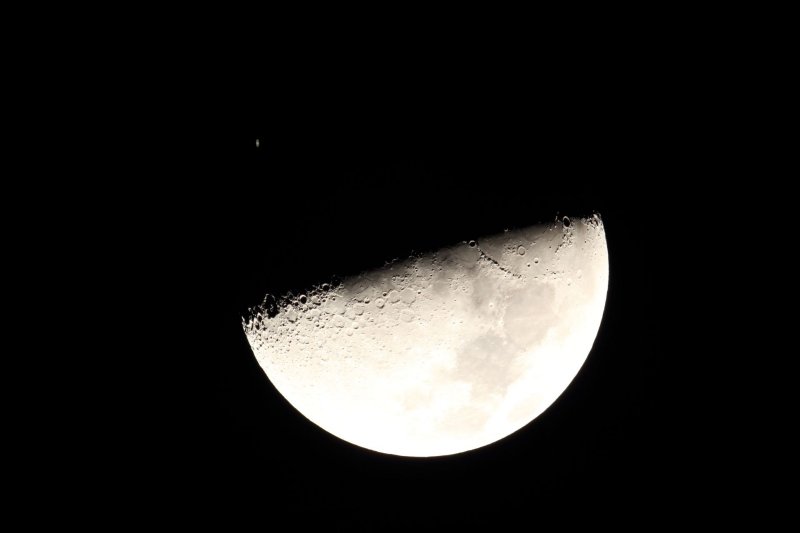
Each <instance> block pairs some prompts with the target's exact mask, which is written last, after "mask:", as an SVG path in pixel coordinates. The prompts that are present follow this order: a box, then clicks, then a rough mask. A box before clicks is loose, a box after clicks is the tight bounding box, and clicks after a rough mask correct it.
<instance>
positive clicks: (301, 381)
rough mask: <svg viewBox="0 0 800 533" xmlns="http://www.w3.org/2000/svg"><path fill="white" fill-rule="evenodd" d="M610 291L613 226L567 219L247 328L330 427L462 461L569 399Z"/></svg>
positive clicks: (275, 371) (352, 283)
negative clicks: (564, 396)
mask: <svg viewBox="0 0 800 533" xmlns="http://www.w3.org/2000/svg"><path fill="white" fill-rule="evenodd" d="M607 289H608V251H607V247H606V239H605V230H604V227H603V224H602V221H601V220H600V218H599V217H598V216H596V215H595V216H593V217H590V218H585V219H576V220H572V221H570V220H569V219H568V218H566V217H565V218H564V219H562V220H560V221H558V222H557V223H554V224H550V225H539V226H532V227H529V228H525V229H521V230H515V231H506V232H504V233H501V234H498V235H494V236H490V237H486V238H481V239H478V240H477V241H469V242H464V243H461V244H458V245H455V246H451V247H449V248H444V249H441V250H439V251H437V252H435V253H430V254H428V255H423V256H420V257H412V258H409V259H407V260H405V261H401V262H394V263H391V264H388V265H386V266H385V267H383V268H381V269H377V270H374V271H369V272H364V273H361V274H359V275H357V276H353V277H351V278H348V279H345V280H344V281H342V282H341V283H337V284H335V285H333V286H329V285H327V284H324V285H322V286H320V287H315V288H313V289H311V290H309V291H308V292H306V293H305V294H302V295H287V296H286V297H284V298H282V299H281V301H280V302H279V303H278V305H276V306H275V307H274V308H273V309H272V311H271V312H269V313H268V311H267V307H268V306H267V305H266V303H265V305H264V306H262V307H261V308H257V309H255V310H254V312H253V315H252V316H251V317H250V319H249V320H248V321H246V322H245V324H244V329H245V333H246V335H247V338H248V340H249V342H250V345H251V347H252V349H253V352H254V354H255V356H256V358H257V360H258V362H259V364H260V365H261V367H262V368H263V369H264V371H265V372H266V374H267V376H268V378H269V379H270V381H272V383H273V384H274V385H275V387H276V388H277V390H278V391H279V392H280V393H281V394H282V395H283V396H284V397H285V398H286V399H287V400H288V401H289V402H290V403H291V404H292V405H293V406H294V407H295V408H296V409H297V410H298V411H300V412H301V413H302V414H303V415H305V416H306V417H307V418H308V419H309V420H311V421H312V422H314V423H315V424H317V425H318V426H320V427H321V428H323V429H325V430H326V431H328V432H330V433H332V434H334V435H336V436H337V437H340V438H342V439H344V440H346V441H348V442H350V443H353V444H356V445H358V446H362V447H364V448H369V449H371V450H376V451H379V452H384V453H389V454H395V455H405V456H436V455H448V454H454V453H459V452H464V451H467V450H471V449H475V448H478V447H481V446H485V445H487V444H490V443H492V442H495V441H497V440H499V439H501V438H503V437H505V436H507V435H509V434H511V433H513V432H515V431H517V430H518V429H520V428H521V427H523V426H525V425H526V424H528V423H529V422H531V421H532V420H533V419H534V418H536V417H537V416H538V415H539V414H541V413H542V412H543V411H544V410H545V409H547V408H548V407H549V406H550V405H551V404H552V403H553V402H554V401H555V400H556V399H557V398H558V397H559V396H560V395H561V393H562V392H563V391H564V390H565V389H566V388H567V386H568V385H569V383H570V382H571V381H572V380H573V378H574V377H575V375H576V374H577V373H578V371H579V370H580V368H581V365H583V363H584V361H585V360H586V357H587V356H588V354H589V351H590V350H591V348H592V344H593V343H594V339H595V336H596V335H597V331H598V329H599V327H600V321H601V319H602V316H603V309H604V307H605V300H606V292H607ZM270 315H271V316H270Z"/></svg>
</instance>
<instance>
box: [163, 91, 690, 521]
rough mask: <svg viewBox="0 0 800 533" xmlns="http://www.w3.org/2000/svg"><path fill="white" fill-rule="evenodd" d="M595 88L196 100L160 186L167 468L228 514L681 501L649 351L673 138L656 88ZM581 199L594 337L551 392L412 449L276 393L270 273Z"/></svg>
mask: <svg viewBox="0 0 800 533" xmlns="http://www.w3.org/2000/svg"><path fill="white" fill-rule="evenodd" d="M592 94H593V95H592V98H591V99H590V101H587V99H586V98H582V97H581V93H580V91H576V92H567V93H563V92H561V91H560V90H556V91H552V92H551V93H549V94H548V96H547V97H542V98H540V99H539V100H538V103H536V102H533V101H531V100H530V99H522V100H521V99H520V98H519V95H516V97H515V98H513V99H511V101H512V102H514V103H513V104H506V103H504V102H503V101H502V100H497V105H496V107H494V108H493V109H492V110H491V111H490V112H487V111H481V112H477V111H473V110H472V108H471V102H470V101H469V100H468V99H467V100H460V99H458V98H456V97H455V96H453V97H452V98H448V95H442V96H441V99H436V100H435V101H425V102H424V103H418V102H417V101H413V102H410V101H408V102H406V101H401V100H392V101H376V102H373V101H372V100H370V99H369V98H368V97H367V96H364V100H360V101H358V105H357V109H358V111H357V112H356V111H355V109H356V107H355V106H352V105H350V104H345V103H344V102H345V101H341V102H339V101H336V100H334V101H327V100H326V101H317V100H315V99H314V96H313V91H312V92H310V93H309V94H308V95H307V96H308V97H307V98H303V96H305V95H301V98H299V100H300V102H301V103H300V104H296V103H294V102H296V101H297V100H298V98H294V99H293V100H292V102H293V103H292V104H291V105H290V104H288V101H284V100H281V99H280V98H275V99H270V98H264V97H262V98H255V97H252V95H244V94H243V95H241V99H242V100H243V101H239V102H234V103H232V104H231V105H230V106H224V105H223V106H218V107H217V108H215V109H214V112H213V114H208V113H206V114H205V115H204V114H202V113H201V115H200V116H201V117H207V118H209V119H208V120H201V121H198V123H197V128H196V130H195V131H194V132H192V133H191V134H190V136H189V137H188V139H186V142H185V145H186V146H187V150H188V151H187V154H189V155H187V158H191V159H190V160H188V161H187V162H186V164H185V166H184V167H183V168H179V169H178V170H179V173H180V175H181V176H184V177H185V180H186V187H185V188H184V189H183V191H184V192H183V193H182V194H179V195H165V196H164V200H163V203H162V205H161V208H162V210H161V213H162V214H163V216H165V217H170V218H171V220H170V224H169V226H168V227H169V228H171V229H170V232H173V233H169V234H168V235H166V237H167V238H166V239H164V238H162V239H160V242H162V243H164V244H163V247H164V250H163V252H164V254H165V257H177V256H180V257H181V258H183V259H186V258H191V260H190V261H180V262H175V263H173V262H171V261H165V263H168V264H167V265H165V266H166V270H167V271H168V272H169V273H170V280H173V281H175V284H174V291H173V292H174V293H175V295H176V296H177V299H176V301H177V302H179V305H180V310H178V311H176V312H175V313H174V316H178V317H179V318H180V319H181V320H180V326H178V325H177V324H176V325H175V326H174V327H175V328H176V329H179V328H184V329H185V330H186V331H187V333H186V334H185V335H184V334H183V333H180V335H179V337H181V338H182V340H181V341H180V342H181V344H179V345H178V346H176V347H175V350H174V351H173V354H177V358H176V360H177V365H176V366H177V372H178V376H177V378H176V377H175V376H171V377H170V379H178V380H180V383H181V387H180V393H177V392H175V393H172V394H174V398H172V399H171V401H170V402H169V405H170V408H169V409H167V408H165V413H162V414H163V415H164V416H163V417H162V418H163V419H164V420H163V421H161V422H160V424H161V425H160V426H159V428H158V430H156V431H152V428H151V431H150V433H149V434H148V446H149V447H150V449H151V451H153V452H154V453H155V456H154V457H155V460H156V462H157V464H158V465H160V466H159V468H160V470H159V478H160V479H163V480H164V481H163V486H162V487H161V488H164V487H166V491H167V492H168V493H170V494H173V493H174V494H176V495H178V494H180V495H181V497H183V496H187V495H188V496H189V497H190V499H193V500H194V501H195V502H205V503H206V505H208V506H209V508H220V507H225V508H228V506H233V508H234V509H236V511H234V512H233V513H232V514H233V515H236V514H237V513H241V512H244V513H251V512H252V513H256V514H257V513H259V512H268V511H270V510H276V511H277V510H281V511H283V510H287V509H288V510H292V511H297V512H300V513H303V512H315V511H320V510H325V511H326V512H328V511H330V512H333V513H335V514H336V515H337V516H338V515H344V516H345V517H350V518H349V519H350V520H356V521H360V522H364V523H366V524H367V525H368V526H369V525H372V526H374V527H386V526H388V525H391V524H408V523H411V522H408V521H412V522H413V520H414V519H415V517H419V516H420V515H421V514H427V513H429V512H435V513H440V512H441V511H444V514H445V515H448V514H450V513H451V511H452V513H454V514H450V520H456V521H465V522H469V521H470V520H472V519H473V517H475V516H477V515H483V514H485V513H490V514H491V513H494V512H496V511H497V510H499V509H512V508H513V509H519V510H521V511H522V512H525V513H530V512H534V513H535V512H537V511H540V510H545V509H550V508H553V506H560V505H563V504H566V505H571V504H573V503H574V504H579V506H581V507H580V508H581V509H587V507H583V506H588V505H590V506H592V507H593V508H594V506H598V507H600V508H605V509H618V508H620V507H626V506H637V508H640V509H645V508H647V509H654V508H658V509H664V508H668V507H670V506H675V505H678V504H677V503H675V502H676V501H677V500H680V499H681V495H684V496H685V495H686V494H688V491H690V490H692V486H691V485H692V484H693V483H694V482H692V481H690V480H688V479H687V478H685V477H684V476H683V471H684V470H683V466H684V462H685V460H686V457H685V455H684V454H683V452H682V450H683V447H684V444H685V442H684V441H685V440H686V439H687V432H686V430H685V428H682V424H683V422H684V421H682V419H681V416H682V415H681V413H680V412H676V409H677V404H676V401H677V400H676V394H675V391H674V390H673V388H672V385H671V384H670V383H669V382H668V379H667V377H666V376H665V372H663V366H664V361H665V359H664V346H663V344H664V339H665V336H666V335H667V332H666V331H664V326H663V324H662V320H663V318H664V316H665V315H667V314H669V313H670V312H672V309H670V304H668V303H667V302H668V298H667V297H666V295H665V291H663V290H661V289H660V286H661V281H662V280H663V278H664V276H665V275H666V274H667V271H668V268H669V265H666V264H664V260H665V259H666V260H669V257H668V254H667V253H666V252H664V250H665V246H664V244H665V243H666V242H667V240H668V236H667V234H666V231H665V228H666V226H667V225H668V224H670V223H672V224H674V216H675V215H674V213H675V210H674V207H675V206H674V205H672V204H670V202H671V201H672V198H674V195H671V194H669V193H670V191H671V190H672V189H673V188H676V187H684V188H685V186H686V184H685V183H682V184H679V180H678V178H677V175H678V170H679V167H680V162H679V161H678V160H677V159H676V154H677V153H681V152H684V151H685V150H686V147H685V146H683V145H682V143H683V142H684V140H683V137H682V136H681V135H678V134H677V133H676V124H675V121H676V119H675V116H674V115H673V112H674V109H670V107H669V105H670V104H669V101H668V100H664V99H663V98H655V97H652V98H651V95H649V94H648V93H646V92H645V93H642V94H641V95H640V96H639V97H637V98H634V97H632V96H630V95H628V94H624V93H623V94H620V93H613V92H612V93H609V94H605V93H604V94H600V93H597V92H594V93H592ZM451 96H452V95H451ZM351 101H352V100H347V102H351ZM520 101H528V102H529V103H528V104H527V105H524V106H520V105H518V104H517V103H518V102H520ZM484 109H485V106H484ZM256 139H259V146H258V147H256ZM669 209H672V213H673V215H672V216H671V217H669V220H668V219H667V217H666V216H665V214H664V213H666V212H668V210H669ZM593 212H597V213H599V214H600V215H601V216H602V218H603V221H604V224H605V228H606V234H607V240H608V247H609V259H610V284H609V291H608V300H607V304H606V308H605V313H604V317H603V322H602V325H601V328H600V331H599V333H598V336H597V339H596V341H595V343H594V348H593V349H592V351H591V353H590V354H589V357H588V360H587V362H586V363H585V365H584V366H583V368H582V369H581V371H580V373H579V374H578V376H577V377H576V378H575V380H574V381H573V383H572V384H571V385H570V387H569V388H568V389H567V390H566V392H565V393H564V394H563V395H562V396H561V397H560V398H559V399H558V400H557V401H556V402H555V403H554V404H553V405H552V406H551V407H550V408H549V409H548V410H547V411H546V412H545V413H544V414H542V415H541V416H540V417H538V418H537V419H536V420H535V421H534V422H533V423H531V424H529V425H528V426H526V427H525V428H523V429H521V430H520V431H518V432H516V433H515V434H513V435H511V436H509V437H507V438H505V439H502V440H501V441H499V442H497V443H494V444H492V445H489V446H486V447H484V448H481V449H478V450H474V451H471V452H467V453H463V454H458V455H454V456H448V457H440V458H430V459H417V458H402V457H394V456H389V455H383V454H380V453H376V452H372V451H369V450H365V449H361V448H359V447H356V446H354V445H351V444H349V443H346V442H343V441H341V440H339V439H338V438H336V437H334V436H332V435H330V434H328V433H326V432H325V431H323V430H322V429H320V428H318V427H316V426H315V425H314V424H313V423H311V422H309V421H308V420H306V419H305V418H304V417H303V416H302V415H300V414H299V413H298V412H297V411H295V410H294V408H293V407H292V406H291V405H290V404H289V403H288V402H286V401H285V400H284V399H283V398H282V397H281V396H280V394H279V393H278V392H277V391H276V390H275V388H274V387H273V386H272V385H271V383H270V382H269V381H268V380H267V379H266V377H265V375H264V373H263V371H262V370H261V369H260V367H259V366H258V365H257V363H256V361H255V358H254V357H253V354H252V352H251V350H250V348H249V345H248V343H247V340H246V338H245V336H244V334H243V332H242V330H241V316H242V315H243V314H244V313H245V312H246V311H247V309H248V307H250V306H253V305H256V304H258V303H260V302H261V300H262V298H263V296H264V295H265V294H266V293H267V292H270V293H273V294H280V293H283V292H285V291H286V290H292V289H295V290H296V289H302V288H303V287H306V286H308V285H309V284H311V283H316V282H319V281H321V280H326V279H329V277H330V276H331V275H333V274H336V275H340V276H341V275H346V274H349V273H354V272H357V271H359V270H361V269H364V268H370V267H373V266H378V265H381V264H383V262H384V261H385V260H387V259H391V258H394V257H402V256H404V255H406V254H408V253H409V252H411V251H412V250H417V251H419V250H428V249H435V248H437V247H439V246H442V245H445V244H448V243H452V242H456V241H461V240H465V239H469V238H472V237H476V236H480V235H484V234H487V233H492V232H496V231H502V230H503V229H504V228H514V227H523V226H525V225H528V224H532V223H537V222H541V221H545V222H548V221H551V220H553V219H554V218H555V217H556V216H557V215H569V216H586V215H590V214H592V213H593ZM165 227H167V226H166V225H165ZM162 237H164V236H162ZM184 291H185V292H184ZM184 321H185V322H186V323H185V324H184ZM189 332H196V334H194V333H191V334H190V333H189ZM168 384H169V382H167V385H168ZM695 482H696V481H695ZM154 484H155V485H161V483H154ZM684 503H685V502H684ZM444 523H447V522H444Z"/></svg>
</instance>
